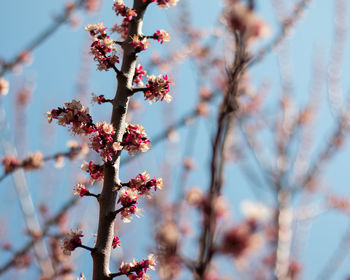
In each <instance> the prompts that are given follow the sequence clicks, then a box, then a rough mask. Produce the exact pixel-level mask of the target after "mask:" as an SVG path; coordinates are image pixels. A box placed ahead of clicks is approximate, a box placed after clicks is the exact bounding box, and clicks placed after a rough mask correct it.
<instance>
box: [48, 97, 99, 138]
mask: <svg viewBox="0 0 350 280" xmlns="http://www.w3.org/2000/svg"><path fill="white" fill-rule="evenodd" d="M47 119H48V122H49V123H51V122H52V120H53V119H57V120H58V124H59V125H62V126H67V125H70V126H71V130H72V132H73V134H83V135H84V134H89V133H90V132H91V130H92V128H93V122H92V118H91V116H90V114H89V108H86V109H85V108H84V106H82V105H81V104H80V102H79V101H76V100H74V99H73V100H72V102H68V103H64V106H63V107H62V108H60V107H58V108H57V109H53V110H51V112H47Z"/></svg>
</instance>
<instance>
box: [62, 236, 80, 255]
mask: <svg viewBox="0 0 350 280" xmlns="http://www.w3.org/2000/svg"><path fill="white" fill-rule="evenodd" d="M82 233H83V232H82V231H81V230H78V229H76V230H71V232H70V233H68V234H67V235H66V237H65V238H64V239H63V242H62V250H63V254H65V255H68V256H70V255H71V252H72V251H74V250H75V248H77V247H79V246H80V245H81V239H80V238H81V237H83V236H84V235H82Z"/></svg>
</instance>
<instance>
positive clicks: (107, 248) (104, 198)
mask: <svg viewBox="0 0 350 280" xmlns="http://www.w3.org/2000/svg"><path fill="white" fill-rule="evenodd" d="M147 5H148V3H143V1H142V0H135V1H134V6H133V9H134V10H135V12H136V13H137V16H136V17H135V18H134V19H133V20H132V21H131V22H130V23H129V27H128V30H129V31H128V36H127V39H126V40H125V41H124V42H123V44H122V48H123V51H124V53H123V62H122V67H121V72H120V73H119V74H118V76H117V79H118V88H117V92H116V95H115V97H114V100H113V112H112V117H111V123H112V124H113V127H114V128H115V133H116V140H117V141H119V142H121V141H122V138H123V134H124V132H125V120H126V114H127V109H128V103H129V98H130V96H131V95H132V81H133V76H134V73H135V65H136V58H137V55H136V53H135V50H134V48H133V46H132V45H131V44H130V41H131V37H132V36H133V35H134V34H138V35H141V34H142V33H141V29H142V23H143V16H144V12H145V10H146V7H147ZM120 154H121V153H120V152H119V153H118V154H117V155H116V157H115V158H114V159H113V161H112V162H107V163H106V164H105V167H104V168H105V169H104V178H105V179H104V183H103V189H102V192H101V195H100V198H99V204H100V212H99V224H98V232H97V240H96V246H95V250H94V251H93V252H92V257H93V279H94V280H97V279H98V280H102V279H112V277H111V276H110V270H109V261H110V255H111V248H112V241H113V236H114V215H113V214H112V213H113V212H114V211H115V204H116V198H117V192H116V191H114V190H113V189H114V187H115V186H116V185H118V184H119V165H120Z"/></svg>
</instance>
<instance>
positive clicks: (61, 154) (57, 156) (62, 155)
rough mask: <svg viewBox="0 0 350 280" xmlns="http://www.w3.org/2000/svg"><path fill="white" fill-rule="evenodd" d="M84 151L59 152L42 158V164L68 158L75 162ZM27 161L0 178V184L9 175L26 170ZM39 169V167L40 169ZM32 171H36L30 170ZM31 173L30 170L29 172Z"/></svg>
mask: <svg viewBox="0 0 350 280" xmlns="http://www.w3.org/2000/svg"><path fill="white" fill-rule="evenodd" d="M82 149H83V147H82V146H77V147H71V148H70V149H69V150H68V151H66V152H58V153H56V154H53V155H50V156H46V157H43V158H42V162H46V161H49V160H58V159H60V158H68V159H70V160H74V158H75V157H77V155H78V154H79V152H81V151H82ZM26 160H27V158H24V159H23V160H22V161H21V163H20V164H19V165H17V166H14V167H13V168H11V170H10V171H5V172H4V173H3V174H2V175H1V176H0V183H1V181H2V180H4V179H5V178H6V177H7V176H8V175H10V174H11V173H13V172H15V171H16V170H18V169H21V168H24V169H26V164H27V163H26ZM38 168H39V167H38ZM30 170H35V169H34V168H33V169H30ZM27 171H29V169H28V170H27Z"/></svg>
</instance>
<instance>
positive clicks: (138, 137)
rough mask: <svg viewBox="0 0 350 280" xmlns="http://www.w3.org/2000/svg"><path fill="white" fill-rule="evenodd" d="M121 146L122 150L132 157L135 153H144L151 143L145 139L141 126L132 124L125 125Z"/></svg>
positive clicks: (145, 135) (144, 132)
mask: <svg viewBox="0 0 350 280" xmlns="http://www.w3.org/2000/svg"><path fill="white" fill-rule="evenodd" d="M121 144H122V146H123V149H125V150H127V151H128V153H129V155H134V153H135V152H142V153H144V152H146V151H148V150H149V149H150V148H151V141H150V140H149V139H148V138H147V134H146V131H145V129H144V128H143V126H142V125H140V124H133V123H128V124H127V126H126V130H125V134H124V136H123V142H122V143H121Z"/></svg>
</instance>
